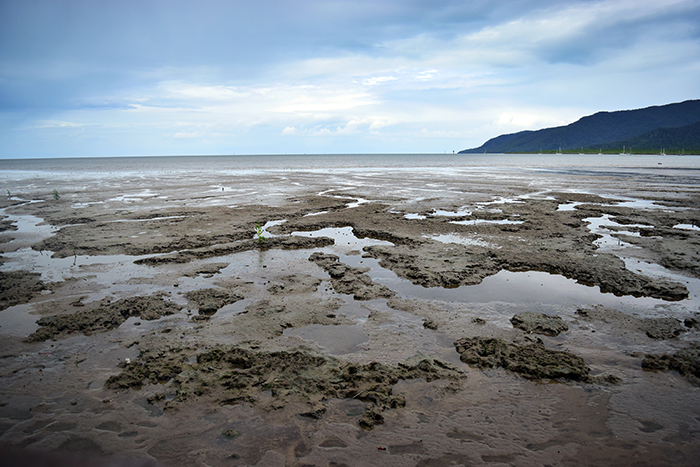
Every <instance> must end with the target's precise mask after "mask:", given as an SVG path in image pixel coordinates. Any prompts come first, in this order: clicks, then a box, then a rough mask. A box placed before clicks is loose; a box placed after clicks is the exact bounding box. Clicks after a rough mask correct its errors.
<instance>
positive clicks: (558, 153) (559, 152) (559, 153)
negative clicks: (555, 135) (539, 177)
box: [557, 146, 561, 156]
mask: <svg viewBox="0 0 700 467" xmlns="http://www.w3.org/2000/svg"><path fill="white" fill-rule="evenodd" d="M557 155H558V156H561V146H559V150H558V151H557Z"/></svg>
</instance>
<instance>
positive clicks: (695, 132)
mask: <svg viewBox="0 0 700 467" xmlns="http://www.w3.org/2000/svg"><path fill="white" fill-rule="evenodd" d="M622 147H626V148H628V149H629V148H631V150H632V151H634V152H637V153H639V152H640V151H644V152H654V153H658V152H660V151H661V150H664V151H665V152H666V154H678V153H680V152H683V153H685V154H700V122H696V123H693V124H691V125H686V126H682V127H680V128H657V129H656V130H652V131H650V132H648V133H644V134H643V135H639V136H636V137H634V138H630V139H626V140H623V141H615V142H612V143H607V144H603V145H599V146H598V147H593V146H590V147H588V148H587V149H603V150H605V149H615V150H617V149H618V148H622Z"/></svg>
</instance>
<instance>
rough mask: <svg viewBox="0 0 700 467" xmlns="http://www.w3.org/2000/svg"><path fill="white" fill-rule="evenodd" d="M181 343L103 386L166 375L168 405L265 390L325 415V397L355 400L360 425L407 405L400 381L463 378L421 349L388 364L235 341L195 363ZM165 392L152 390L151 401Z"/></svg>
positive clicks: (239, 398)
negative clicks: (362, 406)
mask: <svg viewBox="0 0 700 467" xmlns="http://www.w3.org/2000/svg"><path fill="white" fill-rule="evenodd" d="M184 350H185V349H182V348H170V349H165V350H158V349H145V350H143V351H142V352H141V354H140V355H139V357H138V359H137V360H136V361H134V362H131V363H130V364H129V365H127V366H126V367H125V368H124V370H123V371H122V372H121V373H120V374H118V375H115V376H111V377H110V378H109V379H108V380H107V382H106V383H105V386H106V387H107V388H111V389H116V390H120V389H127V388H136V389H138V388H141V387H142V386H143V385H145V384H155V383H157V382H164V381H167V380H168V379H172V380H173V386H174V388H175V390H176V394H175V397H174V399H173V400H172V401H169V402H167V403H165V407H169V408H173V407H176V406H177V403H180V402H184V401H187V400H191V399H193V398H196V397H207V398H210V399H213V400H214V401H217V402H218V403H219V404H237V403H242V402H248V403H255V402H259V399H260V395H261V393H262V392H263V391H269V394H271V396H272V398H273V399H274V402H273V404H274V406H275V408H280V407H282V406H284V405H285V403H286V402H293V401H294V402H304V403H306V404H308V405H309V406H310V407H311V410H310V411H308V412H305V413H304V415H306V416H312V417H313V418H320V417H322V416H323V413H324V412H325V406H324V402H325V400H326V399H329V398H333V399H358V400H360V401H363V402H365V403H366V410H365V413H364V415H363V416H362V418H361V419H360V420H359V424H360V426H361V427H362V428H364V429H372V428H373V427H374V426H375V425H377V424H380V423H382V422H383V416H382V412H383V411H384V410H388V409H395V408H400V407H403V406H405V404H406V401H405V399H404V396H403V395H401V394H394V392H393V389H392V386H393V385H395V384H396V383H397V382H398V381H399V380H402V379H403V380H405V379H416V378H421V379H424V380H425V381H427V382H431V381H434V380H438V379H442V380H450V381H459V380H461V379H463V378H465V377H466V375H465V374H464V373H463V372H462V371H460V370H459V369H457V368H455V367H453V366H452V365H450V364H448V363H445V362H442V361H440V360H437V359H434V358H429V357H424V356H415V357H413V358H411V359H409V360H407V361H404V362H402V363H399V364H398V365H395V366H394V365H386V364H382V363H378V362H372V363H366V364H357V363H349V362H344V361H342V360H339V359H337V358H334V357H330V356H327V355H322V354H319V353H316V352H314V351H313V350H311V349H308V348H304V347H298V348H295V349H292V350H286V351H274V352H270V351H259V350H252V349H248V348H245V347H242V346H233V347H217V348H214V349H212V350H210V351H208V352H204V353H200V354H198V355H197V356H196V363H188V356H187V352H185V351H184ZM163 399H164V398H163V397H152V398H151V401H152V402H154V403H155V402H158V401H162V400H163Z"/></svg>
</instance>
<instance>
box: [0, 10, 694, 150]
mask: <svg viewBox="0 0 700 467" xmlns="http://www.w3.org/2000/svg"><path fill="white" fill-rule="evenodd" d="M697 98H700V0H608V1H596V0H580V1H561V0H556V1H554V0H553V1H550V0H530V1H528V0H520V1H515V0H512V1H511V0H499V1H492V0H471V1H457V0H413V1H410V0H409V1H390V0H370V1H316V0H304V1H299V0H294V1H292V0H290V1H284V0H278V1H264V0H261V1H251V0H241V1H223V0H221V1H213V0H198V1H196V2H195V1H179V0H160V1H154V0H136V1H129V0H119V1H111V0H104V1H101V0H82V1H79V0H73V1H66V0H47V1H41V0H0V158H16V157H54V156H61V157H68V156H113V155H168V154H268V153H375V152H376V153H385V152H392V153H415V152H419V153H425V152H437V153H442V152H445V151H447V152H452V151H453V150H461V149H465V148H471V147H477V146H480V145H481V144H483V143H484V142H485V141H486V140H488V139H490V138H492V137H495V136H498V135H500V134H503V133H512V132H516V131H521V130H526V129H531V130H535V129H540V128H545V127H551V126H559V125H565V124H569V123H572V122H574V121H576V120H578V119H579V118H581V117H582V116H585V115H589V114H592V113H595V112H597V111H600V110H623V109H634V108H642V107H647V106H651V105H663V104H668V103H672V102H680V101H683V100H687V99H697Z"/></svg>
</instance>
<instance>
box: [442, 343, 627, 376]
mask: <svg viewBox="0 0 700 467" xmlns="http://www.w3.org/2000/svg"><path fill="white" fill-rule="evenodd" d="M454 345H455V348H456V349H457V353H459V358H460V360H462V361H463V362H464V363H466V364H468V365H472V366H475V367H477V368H480V369H484V368H497V367H502V368H504V369H506V370H510V371H512V372H514V373H518V374H520V375H523V376H525V377H527V378H530V379H534V380H545V379H549V380H569V381H579V382H584V383H600V382H609V383H615V382H618V378H616V377H614V376H607V377H604V378H594V377H592V376H590V375H589V373H590V368H589V367H588V365H586V362H585V361H584V360H583V359H582V358H581V357H579V356H578V355H574V354H572V353H570V352H564V351H559V350H549V349H547V348H546V347H545V346H544V344H543V343H542V341H541V340H539V339H537V340H532V339H530V340H525V341H524V342H523V343H522V344H516V343H510V342H506V341H504V340H502V339H497V338H485V337H465V338H462V339H459V340H458V341H456V342H455V343H454Z"/></svg>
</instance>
